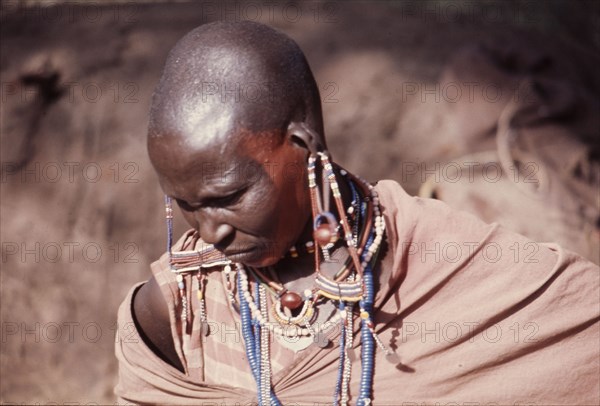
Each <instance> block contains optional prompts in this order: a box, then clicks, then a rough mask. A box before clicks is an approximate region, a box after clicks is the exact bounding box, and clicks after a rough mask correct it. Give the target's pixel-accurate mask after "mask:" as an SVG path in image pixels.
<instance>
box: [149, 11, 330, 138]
mask: <svg viewBox="0 0 600 406" xmlns="http://www.w3.org/2000/svg"><path fill="white" fill-rule="evenodd" d="M291 121H300V122H305V123H307V124H308V125H309V126H310V127H311V128H314V129H315V130H316V131H317V132H318V133H320V134H323V122H322V116H321V102H320V96H319V90H318V88H317V85H316V82H315V79H314V77H313V74H312V72H311V70H310V67H309V65H308V63H307V61H306V58H305V57H304V54H303V53H302V51H301V50H300V48H299V47H298V45H297V44H296V43H295V42H294V41H293V40H292V39H290V38H289V37H287V36H285V35H284V34H282V33H280V32H278V31H276V30H274V29H272V28H270V27H268V26H266V25H263V24H259V23H255V22H250V21H243V22H224V21H221V22H215V23H210V24H205V25H202V26H200V27H198V28H196V29H194V30H192V31H191V32H189V33H188V34H187V35H186V36H185V37H183V38H182V39H181V40H180V41H179V42H177V44H176V45H175V47H174V48H173V49H172V50H171V52H170V53H169V56H168V58H167V61H166V64H165V68H164V71H163V74H162V77H161V79H160V81H159V83H158V85H157V87H156V90H155V93H154V96H153V99H152V107H151V111H150V125H149V130H148V137H149V141H151V140H152V139H153V138H156V137H163V136H183V137H194V138H198V137H200V138H202V137H211V136H212V137H214V136H215V134H216V133H218V132H219V131H220V133H221V135H223V136H227V134H222V133H223V132H234V131H240V130H243V131H246V132H247V131H250V132H257V133H258V132H264V131H269V132H275V133H278V134H285V131H286V128H287V126H288V125H289V123H290V122H291ZM208 126H218V127H219V131H212V132H211V131H208V132H204V131H203V129H204V128H208ZM207 134H211V135H207ZM198 141H199V140H198ZM206 141H209V140H206Z"/></svg>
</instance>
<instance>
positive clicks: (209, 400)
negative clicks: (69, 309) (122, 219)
mask: <svg viewBox="0 0 600 406" xmlns="http://www.w3.org/2000/svg"><path fill="white" fill-rule="evenodd" d="M376 190H377V192H378V193H379V197H380V202H381V207H382V211H383V215H384V218H385V222H386V237H387V241H388V252H387V254H386V255H385V257H384V260H383V261H382V263H381V266H380V267H379V270H378V271H377V276H376V279H377V280H378V284H379V286H378V291H377V295H376V301H375V309H377V311H376V312H375V314H374V320H375V323H376V331H377V332H378V334H379V336H380V338H381V339H382V340H383V342H384V343H385V344H386V345H387V346H389V347H391V348H392V349H394V350H395V351H396V352H397V354H398V355H399V356H400V359H401V361H402V363H401V364H398V365H393V364H390V363H388V362H387V361H386V360H385V357H384V354H383V353H382V352H381V351H379V350H378V351H377V353H376V354H377V355H376V360H375V373H374V386H373V402H374V404H375V405H406V406H412V405H415V406H416V405H422V404H453V405H454V404H458V405H463V404H464V405H467V404H470V405H487V404H499V405H506V404H510V405H515V404H537V405H541V404H570V405H574V404H577V405H582V404H600V361H599V360H600V325H599V323H598V321H599V318H600V292H599V286H600V283H599V282H600V268H599V267H598V266H596V265H594V264H592V263H590V262H588V261H586V260H584V259H582V258H581V257H579V256H577V255H575V254H573V253H571V252H569V251H566V250H564V249H562V248H560V247H559V246H557V245H555V244H541V243H534V242H532V241H530V240H528V239H527V238H525V237H523V236H521V235H518V234H515V233H512V232H510V231H508V230H506V229H503V228H502V227H500V226H498V225H497V224H485V223H483V222H482V221H480V220H479V219H477V218H475V217H473V216H471V215H469V214H467V213H464V212H459V211H454V210H452V209H450V208H449V207H448V206H447V205H446V204H444V203H442V202H440V201H436V200H431V199H421V198H417V197H411V196H409V195H408V194H406V192H405V191H404V190H403V189H402V188H401V187H400V186H399V185H398V184H397V183H395V182H393V181H381V182H379V183H378V185H377V186H376ZM189 236H190V234H189V233H188V234H186V235H185V236H184V237H183V238H182V239H181V240H180V241H179V242H178V243H177V244H176V246H175V249H177V248H181V247H182V246H183V245H185V244H186V241H187V240H188V239H189ZM152 272H153V274H154V276H155V278H156V279H157V281H158V284H159V285H160V287H161V290H162V292H163V294H164V295H165V298H166V300H167V303H168V306H169V311H170V317H171V321H172V323H171V327H172V334H173V337H174V340H175V346H176V350H177V353H178V354H179V357H180V359H181V362H182V364H183V366H184V368H185V373H181V372H179V371H178V370H176V369H175V368H173V367H171V366H169V365H167V364H166V363H165V362H163V361H162V360H161V359H159V358H158V357H157V356H156V355H155V354H153V352H152V351H151V350H150V349H149V348H148V347H147V346H146V345H145V344H144V342H143V341H142V340H141V339H140V338H139V336H138V334H137V332H136V331H135V325H134V323H133V319H132V314H131V309H132V301H131V299H132V294H133V292H134V291H135V289H136V288H137V287H138V286H139V285H137V286H134V287H133V289H132V290H131V291H130V293H129V295H128V296H127V298H126V299H125V301H124V302H123V304H122V305H121V307H120V309H119V335H118V339H117V342H116V356H117V358H118V360H119V382H118V385H117V386H116V388H115V393H116V394H117V396H118V397H119V399H120V401H127V402H134V403H144V404H148V403H151V404H152V403H155V404H182V405H183V404H189V405H191V404H204V405H217V404H218V405H221V404H226V405H233V404H249V403H252V402H256V399H257V398H256V385H255V383H254V379H253V377H252V375H251V372H250V367H249V365H248V362H247V359H246V354H245V352H244V344H243V338H242V335H241V332H240V319H239V315H238V314H237V313H236V312H235V310H234V309H233V308H232V307H231V306H230V305H229V302H228V300H227V294H226V289H225V287H224V283H223V275H222V272H219V270H213V271H210V272H209V274H208V280H207V285H206V291H205V296H206V311H207V317H208V320H209V322H210V323H211V330H210V331H211V332H210V335H209V336H208V337H201V335H200V333H199V331H200V323H199V316H198V311H197V305H198V303H197V301H196V300H192V298H195V293H194V292H193V291H192V292H190V296H189V297H190V303H191V306H192V314H193V316H194V317H193V320H192V322H191V323H192V328H191V331H190V332H189V334H188V333H185V334H180V333H179V331H180V330H181V320H180V314H179V311H178V310H176V303H177V298H178V291H177V285H176V281H175V275H173V274H172V273H171V271H170V270H169V266H168V260H167V257H166V255H163V256H162V257H161V259H160V260H159V261H157V262H155V263H153V264H152ZM187 283H188V285H187V286H189V283H191V281H190V280H188V281H187ZM191 286H192V287H193V289H192V290H195V289H196V285H195V284H194V283H191ZM357 326H358V323H357V324H355V327H357ZM329 336H330V338H332V340H333V345H331V346H330V348H325V349H322V348H319V347H318V346H316V345H311V346H309V347H308V348H306V349H304V350H301V351H298V352H295V351H293V350H292V349H289V348H288V347H286V346H283V345H281V344H280V343H279V341H278V340H273V341H272V343H271V360H272V362H271V363H272V383H273V387H274V391H275V393H276V394H277V396H278V398H279V400H280V401H281V402H282V403H283V404H285V405H288V404H297V405H304V404H310V405H313V404H317V403H318V404H331V402H332V399H333V391H334V385H335V382H336V376H337V368H338V357H339V347H338V341H337V337H338V336H339V329H335V328H334V329H332V330H331V331H330V332H329ZM354 346H355V348H356V352H357V354H359V353H360V335H358V334H357V335H355V339H354ZM359 380H360V357H359V358H358V359H357V360H356V361H355V363H354V364H353V368H352V380H351V387H350V392H351V396H353V397H352V398H351V403H354V402H355V400H356V397H355V395H356V393H357V391H358V385H359ZM202 401H204V402H202Z"/></svg>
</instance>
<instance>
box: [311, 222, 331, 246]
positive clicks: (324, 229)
mask: <svg viewBox="0 0 600 406" xmlns="http://www.w3.org/2000/svg"><path fill="white" fill-rule="evenodd" d="M314 238H315V241H317V242H318V243H319V245H321V246H323V245H327V244H329V243H330V242H331V228H330V227H329V225H328V224H321V225H319V226H318V227H317V229H316V230H315V232H314Z"/></svg>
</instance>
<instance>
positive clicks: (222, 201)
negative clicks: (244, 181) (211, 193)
mask: <svg viewBox="0 0 600 406" xmlns="http://www.w3.org/2000/svg"><path fill="white" fill-rule="evenodd" d="M245 192H246V189H240V190H238V191H236V192H233V193H231V194H229V195H226V196H222V197H211V198H208V199H206V200H205V202H204V203H203V204H202V205H191V204H189V203H188V202H186V201H185V200H182V199H175V201H176V202H177V204H178V205H179V207H181V209H182V210H184V211H188V212H193V211H196V210H198V209H199V208H200V207H203V206H204V207H213V208H225V207H231V206H234V205H235V204H237V203H238V202H239V201H240V200H241V198H242V196H243V195H244V193H245Z"/></svg>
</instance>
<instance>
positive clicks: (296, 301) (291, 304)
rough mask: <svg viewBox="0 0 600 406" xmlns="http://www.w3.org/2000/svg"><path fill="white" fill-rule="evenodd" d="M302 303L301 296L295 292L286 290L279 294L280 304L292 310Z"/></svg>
mask: <svg viewBox="0 0 600 406" xmlns="http://www.w3.org/2000/svg"><path fill="white" fill-rule="evenodd" d="M301 304H302V297H300V295H299V294H297V293H296V292H286V293H285V294H284V295H283V296H281V305H282V306H283V307H287V308H288V309H290V310H294V309H297V308H299V307H300V305H301Z"/></svg>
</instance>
